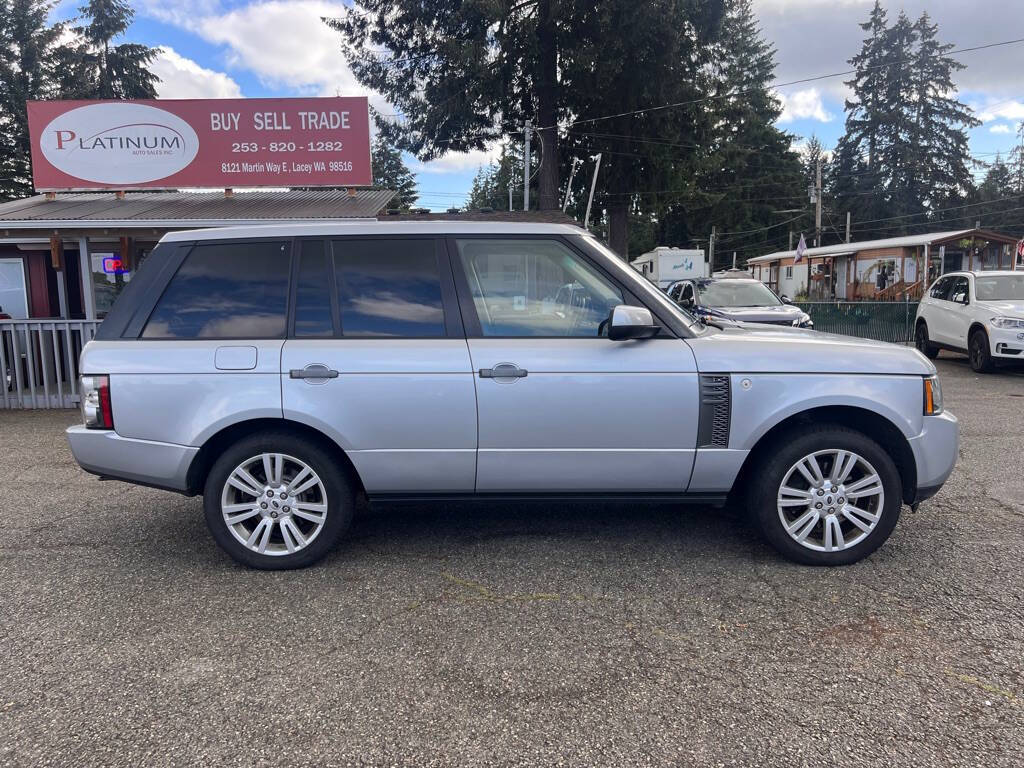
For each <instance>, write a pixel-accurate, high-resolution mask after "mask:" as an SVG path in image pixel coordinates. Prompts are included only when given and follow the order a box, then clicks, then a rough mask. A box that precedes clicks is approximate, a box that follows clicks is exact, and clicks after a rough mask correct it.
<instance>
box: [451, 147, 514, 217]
mask: <svg viewBox="0 0 1024 768" xmlns="http://www.w3.org/2000/svg"><path fill="white" fill-rule="evenodd" d="M522 185H523V161H522V152H521V150H520V152H518V153H517V152H516V151H515V148H514V146H512V147H510V146H509V145H507V144H506V145H503V146H502V148H501V154H500V155H499V157H498V159H497V160H496V161H494V162H492V163H489V164H488V165H486V166H481V167H480V168H479V169H478V170H477V172H476V176H474V177H473V186H472V188H471V190H470V193H469V198H468V199H467V200H466V206H465V207H466V210H467V211H477V210H480V209H481V208H493V209H494V210H496V211H504V210H508V190H509V188H510V187H511V188H512V197H513V204H514V205H516V204H517V205H518V208H517V210H518V209H520V208H522V202H523V193H522Z"/></svg>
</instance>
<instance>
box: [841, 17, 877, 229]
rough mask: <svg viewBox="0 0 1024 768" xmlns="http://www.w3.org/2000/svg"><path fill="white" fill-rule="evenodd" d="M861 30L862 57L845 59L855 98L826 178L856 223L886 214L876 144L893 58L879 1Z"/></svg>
mask: <svg viewBox="0 0 1024 768" xmlns="http://www.w3.org/2000/svg"><path fill="white" fill-rule="evenodd" d="M860 27H861V29H863V30H864V31H865V32H866V33H867V36H866V37H865V38H864V42H863V43H862V45H861V50H860V52H859V53H858V54H857V55H855V56H854V57H853V58H851V59H850V60H849V63H850V64H851V65H852V66H853V68H854V70H855V74H854V76H853V79H851V80H847V81H846V85H847V87H849V88H850V89H851V90H852V91H853V99H852V100H850V99H847V101H846V105H845V109H846V130H845V132H844V134H843V136H842V138H841V139H840V140H839V143H838V144H837V146H836V152H835V158H834V163H833V164H832V168H831V169H830V173H829V176H828V181H829V183H828V189H829V196H830V197H831V199H832V200H834V201H835V204H836V207H837V208H838V209H839V210H841V211H842V212H843V213H844V215H845V213H846V211H850V213H851V214H852V217H853V220H854V221H855V222H856V221H858V220H861V221H869V220H875V219H879V218H883V217H884V216H885V215H886V213H885V211H886V207H885V201H884V200H883V199H881V197H880V195H879V194H878V191H879V188H880V187H881V186H882V177H881V174H880V172H879V166H880V163H879V145H880V143H881V141H882V133H883V130H884V121H885V111H886V105H885V97H886V94H887V87H888V75H887V72H888V65H889V64H890V63H891V58H890V49H889V46H888V42H889V27H888V21H887V19H886V14H885V10H884V9H883V8H882V5H881V3H880V2H879V0H875V4H874V6H873V7H872V9H871V13H870V15H869V17H868V20H867V21H866V22H864V23H863V24H861V25H860Z"/></svg>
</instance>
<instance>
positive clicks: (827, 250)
mask: <svg viewBox="0 0 1024 768" xmlns="http://www.w3.org/2000/svg"><path fill="white" fill-rule="evenodd" d="M980 231H981V230H975V229H954V230H951V231H949V232H928V233H926V234H923V235H904V236H902V237H887V238H884V239H882V240H861V241H860V242H857V243H837V244H836V245H822V246H820V247H818V248H808V249H807V250H806V251H804V258H808V257H811V258H813V257H815V256H841V255H846V254H848V253H856V252H857V251H870V250H874V249H875V248H913V247H915V246H918V245H931V244H932V243H935V242H939V241H942V240H953V239H954V238H958V237H963V236H964V235H969V234H971V233H972V232H980ZM794 256H796V251H776V252H775V253H769V254H766V255H764V256H755V257H754V258H752V259H747V264H760V263H763V262H765V261H775V260H776V259H789V258H792V257H794Z"/></svg>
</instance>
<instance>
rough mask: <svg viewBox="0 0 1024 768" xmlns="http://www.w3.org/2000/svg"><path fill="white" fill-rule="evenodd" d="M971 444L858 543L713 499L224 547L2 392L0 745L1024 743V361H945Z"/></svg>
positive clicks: (770, 757) (376, 761)
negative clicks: (306, 550) (872, 543)
mask: <svg viewBox="0 0 1024 768" xmlns="http://www.w3.org/2000/svg"><path fill="white" fill-rule="evenodd" d="M938 366H939V371H940V374H941V375H942V379H943V388H944V391H945V397H946V404H947V407H948V408H949V409H950V410H952V411H953V412H954V413H956V414H957V416H958V417H959V418H960V422H961V426H962V447H961V453H960V460H959V462H958V464H957V468H956V470H955V472H954V474H953V476H952V478H951V479H950V481H949V482H948V483H947V485H946V486H945V488H944V489H943V490H942V491H941V493H940V494H939V495H938V496H937V497H936V498H935V499H933V500H931V501H930V502H927V503H925V504H923V505H922V506H921V508H920V509H919V510H918V512H917V513H911V512H910V510H909V509H906V508H904V512H903V517H902V519H901V521H900V524H899V526H898V527H897V529H896V531H895V533H894V534H893V536H892V538H891V539H890V541H889V542H888V543H887V544H886V545H885V546H884V547H883V548H882V549H881V550H879V551H878V552H877V553H875V554H874V555H873V556H872V557H870V558H869V559H868V560H866V561H864V562H862V563H860V564H857V565H855V566H850V567H847V568H840V569H831V570H825V569H812V568H805V567H801V566H797V565H793V564H791V563H789V562H786V561H784V560H782V559H781V558H779V557H778V556H776V555H775V554H774V553H773V552H772V551H771V550H770V549H768V547H767V546H766V545H764V544H763V543H762V542H761V541H760V540H759V539H758V538H757V537H756V536H754V535H753V533H752V532H751V531H749V530H748V529H747V528H746V527H745V526H744V524H743V523H742V521H741V519H740V518H739V517H738V516H737V515H735V514H733V513H731V512H729V511H728V510H726V511H714V510H708V509H702V508H689V507H687V508H679V507H675V506H671V505H664V504H662V505H651V504H648V505H636V504H572V505H566V504H550V503H545V504H541V503H531V504H522V505H519V504H500V505H499V504H473V505H454V504H431V505H402V506H399V505H395V506H390V507H370V508H366V509H363V510H361V511H360V513H359V515H358V517H357V519H356V520H355V522H354V524H353V528H352V530H351V532H350V535H349V537H348V538H347V539H346V540H345V541H344V542H343V543H342V544H341V545H340V546H339V547H338V548H337V550H336V551H335V552H334V553H333V554H332V555H331V556H330V557H329V558H328V559H327V560H326V561H325V562H324V563H322V564H321V565H319V566H316V567H314V568H311V569H308V570H305V571H299V572H287V573H264V572H257V571H251V570H246V569H244V568H242V567H240V566H237V565H235V564H234V563H233V562H232V561H231V560H229V559H228V558H227V557H226V556H225V555H224V554H223V553H222V552H221V551H220V550H219V549H218V548H217V547H216V546H215V545H214V543H213V541H212V539H211V538H210V536H209V534H208V533H207V531H206V528H205V523H204V521H203V518H202V514H201V500H200V499H199V498H192V499H188V498H183V497H180V496H176V495H174V494H170V493H165V492H161V491H156V490H151V489H147V488H138V487H133V486H129V485H125V484H121V483H115V482H100V481H98V480H97V479H96V478H94V477H92V476H90V475H87V474H85V473H84V472H82V471H80V470H79V469H78V467H77V466H76V465H75V464H74V461H73V460H72V457H71V454H70V451H69V450H68V447H67V443H66V441H65V438H64V434H63V429H64V427H65V426H66V425H68V424H70V423H73V422H75V421H77V419H78V415H77V413H75V412H70V411H59V412H26V413H19V412H2V411H0V445H2V450H0V476H2V477H4V478H6V480H4V482H3V484H2V486H0V526H2V527H0V531H2V533H0V585H2V586H0V589H2V593H0V764H2V765H12V766H36V765H39V766H48V765H55V766H56V765H60V766H87V765H111V766H139V765H181V766H192V765H244V766H290V765H316V766H331V765H367V766H371V765H372V766H376V765H396V766H433V765H437V766H449V765H573V766H597V765H601V766H625V765H639V766H643V765H696V766H728V765H750V766H769V765H780V766H782V765H785V766H825V765H829V766H839V765H850V766H854V765H856V766H886V767H887V768H891V767H892V766H904V765H906V766H910V765H914V766H946V765H949V766H974V765H977V766H986V767H989V766H1019V765H1021V764H1022V762H1024V758H1022V755H1024V672H1022V665H1024V662H1022V660H1024V569H1022V567H1021V565H1022V558H1024V472H1022V470H1021V466H1022V465H1021V460H1022V453H1024V372H1021V371H1017V372H1002V373H998V374H996V375H992V376H978V375H975V374H974V373H972V372H971V370H970V368H969V367H968V366H967V364H966V361H965V360H964V358H962V357H956V356H948V357H947V356H946V355H945V354H944V355H943V357H942V358H940V360H939V361H938Z"/></svg>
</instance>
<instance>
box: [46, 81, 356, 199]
mask: <svg viewBox="0 0 1024 768" xmlns="http://www.w3.org/2000/svg"><path fill="white" fill-rule="evenodd" d="M28 121H29V134H30V138H31V142H32V178H33V182H34V184H35V188H36V190H37V191H40V192H55V191H71V190H101V189H113V190H131V189H178V188H181V187H212V188H232V187H292V186H295V187H356V186H368V185H370V184H372V183H373V179H372V174H371V168H370V117H369V107H368V102H367V99H366V98H365V97H363V96H358V97H341V96H339V97H333V98H312V99H184V100H157V99H146V100H136V101H30V102H28Z"/></svg>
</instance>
